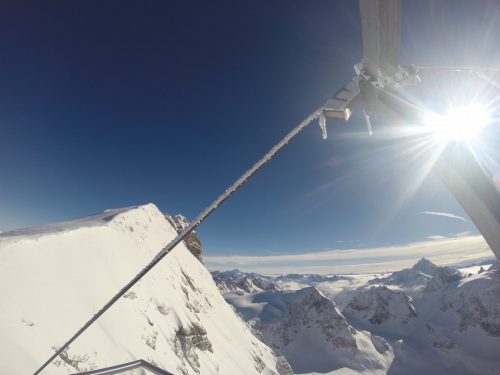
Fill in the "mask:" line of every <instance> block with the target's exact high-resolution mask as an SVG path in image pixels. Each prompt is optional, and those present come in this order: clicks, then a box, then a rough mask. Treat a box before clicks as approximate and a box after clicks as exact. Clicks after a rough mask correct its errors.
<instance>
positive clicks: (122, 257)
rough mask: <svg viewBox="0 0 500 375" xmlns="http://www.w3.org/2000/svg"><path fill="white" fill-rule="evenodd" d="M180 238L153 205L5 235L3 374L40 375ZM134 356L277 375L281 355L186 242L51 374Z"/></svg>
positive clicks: (199, 368)
mask: <svg viewBox="0 0 500 375" xmlns="http://www.w3.org/2000/svg"><path fill="white" fill-rule="evenodd" d="M175 235H176V231H175V229H174V228H173V227H172V226H171V225H170V224H169V223H168V221H167V220H166V219H165V216H164V215H163V214H162V213H161V212H160V211H159V210H158V209H157V208H156V207H155V206H154V205H152V204H149V205H145V206H139V207H132V208H127V209H122V210H112V211H106V212H104V213H102V214H100V215H96V216H93V217H90V218H86V219H81V220H77V221H73V222H67V223H60V224H55V225H49V226H44V227H39V228H34V229H28V230H20V231H16V232H8V233H4V234H2V235H1V236H0V283H1V285H2V288H1V289H0V298H1V300H2V301H3V305H2V309H0V332H1V335H2V340H0V353H2V360H1V361H0V373H1V374H29V373H32V372H33V371H34V370H35V369H36V368H38V366H39V365H41V364H42V363H43V362H44V361H45V360H46V359H47V358H48V357H49V356H50V354H52V353H53V349H52V348H54V347H56V346H57V345H60V344H62V343H63V342H64V341H65V340H66V339H67V338H69V337H70V336H71V335H72V334H73V333H74V332H75V331H76V330H77V329H78V328H79V327H80V326H81V325H82V324H83V323H84V322H85V321H86V320H87V319H88V318H89V317H90V316H92V314H94V313H95V312H96V311H97V309H98V308H100V307H101V306H102V305H103V304H104V302H106V301H107V300H108V299H109V298H110V297H111V296H112V295H113V294H114V293H115V292H116V291H117V290H118V289H119V288H120V287H122V286H123V285H124V284H125V283H126V282H127V281H128V280H129V279H131V278H132V277H133V276H134V275H135V274H136V273H137V272H138V271H139V270H140V269H141V268H142V267H143V266H144V265H145V264H147V263H148V261H149V260H150V259H151V258H152V257H153V256H154V255H155V254H156V253H157V252H158V251H159V250H160V249H161V248H162V247H163V246H164V245H166V244H167V243H168V242H169V241H170V240H171V239H172V238H173V237H174V236H175ZM134 359H145V360H148V361H150V362H152V363H154V364H156V365H158V366H159V367H162V368H164V369H167V370H168V371H171V372H173V373H175V374H199V373H201V374H243V373H244V374H257V373H264V374H272V373H275V372H276V358H275V356H274V354H273V353H272V351H271V350H270V349H269V348H268V347H267V346H265V345H264V344H262V342H260V341H259V340H258V339H256V338H255V337H254V336H253V335H252V334H251V332H250V331H249V329H248V328H247V327H246V325H245V324H244V323H243V322H242V321H241V320H240V319H239V318H238V317H237V316H236V315H235V313H234V311H233V309H232V308H231V307H230V306H229V305H228V304H227V303H226V302H225V301H224V299H223V298H222V296H221V294H220V292H219V291H218V289H217V287H216V285H215V283H214V282H213V280H212V277H211V275H210V273H209V272H208V271H207V270H206V269H205V268H204V267H203V265H202V264H201V263H200V262H199V261H198V260H196V258H195V257H194V256H193V255H192V254H191V253H190V252H189V251H188V250H187V249H186V247H185V246H184V245H183V244H180V245H178V246H177V247H176V248H175V250H173V251H172V253H170V254H169V255H168V256H167V257H166V258H165V259H164V260H163V261H162V262H161V263H160V264H159V265H158V266H157V267H156V268H155V269H153V270H152V271H151V272H150V273H149V274H148V275H146V276H145V278H144V279H143V280H141V281H140V283H139V284H138V285H136V286H135V287H134V288H133V289H132V291H130V292H129V293H127V295H126V296H125V298H122V299H121V300H120V301H119V302H118V303H117V304H116V305H114V306H113V307H112V308H111V310H110V311H108V312H107V313H106V314H105V315H104V316H103V317H102V318H101V319H100V320H99V321H98V322H97V323H96V324H94V325H93V326H92V327H91V328H90V329H89V330H88V331H87V332H86V333H85V334H84V335H83V336H81V337H80V338H79V339H78V340H77V341H76V342H75V343H74V344H73V345H72V346H71V347H70V349H69V351H67V352H65V353H64V355H63V356H62V358H59V359H58V360H56V361H55V362H54V363H53V364H51V365H50V366H49V367H48V370H47V371H46V372H45V373H47V374H67V373H74V372H76V371H83V370H88V369H93V368H100V367H105V366H110V365H114V364H117V363H123V362H127V361H131V360H134Z"/></svg>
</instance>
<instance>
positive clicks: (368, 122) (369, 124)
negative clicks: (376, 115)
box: [363, 110, 373, 135]
mask: <svg viewBox="0 0 500 375" xmlns="http://www.w3.org/2000/svg"><path fill="white" fill-rule="evenodd" d="M363 113H364V115H365V121H366V127H367V128H368V134H369V135H373V130H372V123H371V122H370V115H368V114H367V113H366V111H365V110H363Z"/></svg>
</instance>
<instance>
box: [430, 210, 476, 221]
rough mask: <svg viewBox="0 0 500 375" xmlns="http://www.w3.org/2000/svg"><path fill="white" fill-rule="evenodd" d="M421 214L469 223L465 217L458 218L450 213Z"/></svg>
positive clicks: (431, 212)
mask: <svg viewBox="0 0 500 375" xmlns="http://www.w3.org/2000/svg"><path fill="white" fill-rule="evenodd" d="M421 214H424V215H434V216H443V217H447V218H450V219H457V220H462V221H465V222H467V219H466V218H465V217H462V216H458V215H455V214H450V213H449V212H437V211H423V212H421Z"/></svg>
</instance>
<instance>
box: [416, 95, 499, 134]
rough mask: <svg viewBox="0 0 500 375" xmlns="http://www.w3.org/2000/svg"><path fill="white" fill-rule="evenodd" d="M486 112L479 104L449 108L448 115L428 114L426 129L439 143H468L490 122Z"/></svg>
mask: <svg viewBox="0 0 500 375" xmlns="http://www.w3.org/2000/svg"><path fill="white" fill-rule="evenodd" d="M490 121H491V120H490V116H489V113H488V111H487V110H486V109H485V108H484V107H483V106H481V105H479V104H469V105H467V106H464V107H459V108H451V109H450V110H449V111H448V113H446V114H444V115H440V114H428V115H427V116H426V119H425V124H426V127H427V128H428V129H429V131H430V132H431V133H432V134H433V137H434V138H435V139H436V140H437V141H440V142H446V143H447V142H449V141H470V140H473V139H474V138H476V137H477V135H478V134H479V133H480V132H481V130H482V129H483V128H485V127H486V126H487V125H488V123H489V122H490Z"/></svg>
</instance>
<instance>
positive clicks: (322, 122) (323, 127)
mask: <svg viewBox="0 0 500 375" xmlns="http://www.w3.org/2000/svg"><path fill="white" fill-rule="evenodd" d="M318 121H319V127H320V128H321V135H322V136H323V139H326V138H327V137H328V133H327V132H326V117H325V113H324V112H321V114H320V115H319V120H318Z"/></svg>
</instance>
